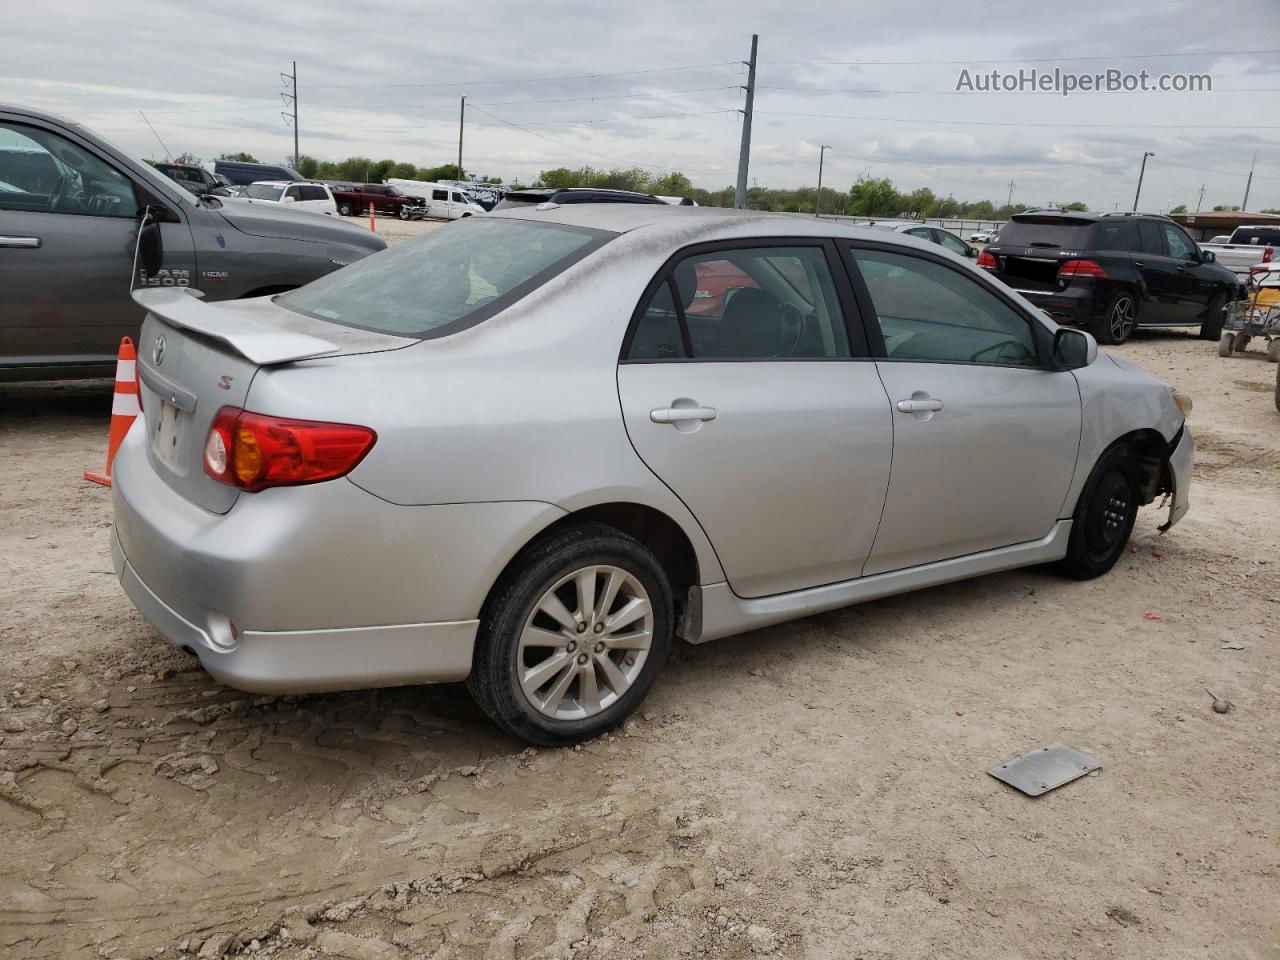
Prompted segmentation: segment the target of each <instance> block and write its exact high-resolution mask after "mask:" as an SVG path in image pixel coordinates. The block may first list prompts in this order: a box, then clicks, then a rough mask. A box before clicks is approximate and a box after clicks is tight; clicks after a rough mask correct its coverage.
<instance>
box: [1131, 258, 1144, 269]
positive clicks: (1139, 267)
mask: <svg viewBox="0 0 1280 960" xmlns="http://www.w3.org/2000/svg"><path fill="white" fill-rule="evenodd" d="M1133 265H1134V266H1135V267H1137V268H1138V269H1139V270H1141V269H1142V268H1143V267H1145V266H1146V264H1145V263H1139V262H1138V261H1137V260H1135V261H1133Z"/></svg>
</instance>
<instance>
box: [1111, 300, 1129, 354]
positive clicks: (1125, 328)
mask: <svg viewBox="0 0 1280 960" xmlns="http://www.w3.org/2000/svg"><path fill="white" fill-rule="evenodd" d="M1107 319H1108V323H1109V325H1110V327H1111V336H1112V339H1114V340H1115V342H1116V343H1119V342H1121V341H1122V340H1127V339H1128V337H1129V334H1130V333H1131V332H1132V331H1133V301H1132V300H1130V299H1129V298H1128V297H1121V298H1120V299H1119V300H1117V301H1116V302H1115V303H1114V304H1113V305H1112V307H1111V316H1110V317H1108V318H1107Z"/></svg>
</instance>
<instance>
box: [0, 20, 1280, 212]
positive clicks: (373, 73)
mask: <svg viewBox="0 0 1280 960" xmlns="http://www.w3.org/2000/svg"><path fill="white" fill-rule="evenodd" d="M413 6H414V5H413V4H411V3H405V2H404V0H396V2H390V0H362V2H359V3H352V2H341V3H339V2H335V0H307V2H289V0H273V2H269V3H263V2H259V0H252V2H245V0H219V2H217V3H214V4H198V3H197V4H192V3H189V2H188V3H183V4H172V3H165V2H157V0H64V2H62V3H60V4H59V5H58V7H57V16H56V17H55V16H47V17H46V16H31V15H27V14H26V13H24V11H27V10H29V4H27V3H22V4H21V5H20V4H19V0H0V18H2V22H3V23H4V27H3V36H0V46H2V47H3V48H4V49H3V53H4V55H3V56H0V100H9V101H14V102H17V103H20V104H24V105H29V106H35V107H40V108H44V109H49V110H52V111H54V112H57V113H61V114H63V115H65V116H68V117H71V118H73V119H76V120H78V121H80V122H82V123H84V124H85V125H86V126H89V127H91V128H93V129H95V130H97V131H99V132H100V133H102V134H104V135H105V136H107V137H108V138H109V139H111V140H114V141H115V142H117V143H119V144H120V145H121V146H123V147H124V148H126V149H127V150H128V151H129V152H131V153H133V154H135V155H139V156H146V157H155V156H162V155H163V151H162V150H161V148H160V146H159V144H157V142H156V139H155V137H154V136H153V135H152V133H151V131H150V130H148V129H147V127H146V124H145V123H144V121H143V119H142V117H141V116H140V115H139V110H142V111H145V113H146V116H147V118H148V119H149V120H150V121H151V123H152V124H154V126H155V128H156V131H157V132H158V134H159V136H160V137H161V138H162V139H163V141H164V143H165V144H166V145H167V147H168V149H169V150H170V151H172V152H173V153H175V154H176V153H179V152H182V151H190V152H192V153H195V154H196V155H198V156H201V157H203V158H205V159H210V158H212V157H214V156H216V155H217V154H218V153H221V152H224V151H235V150H247V151H249V152H251V153H253V154H254V155H256V156H257V157H258V158H259V159H260V160H264V161H283V160H284V159H285V158H286V157H287V156H288V155H289V154H291V153H292V151H293V141H292V130H291V127H289V126H287V125H286V123H285V121H284V120H282V119H281V116H280V113H281V109H282V105H281V103H280V99H279V92H280V90H281V89H282V84H281V82H280V76H279V74H280V72H281V71H285V72H288V70H289V68H290V61H292V60H294V59H296V60H297V61H298V74H299V94H300V100H301V109H300V117H301V148H302V152H303V153H305V154H310V155H312V156H316V157H319V158H321V159H334V160H337V159H342V158H344V157H347V156H351V155H355V154H360V155H366V156H371V157H373V158H375V159H378V158H382V157H392V158H394V159H397V160H407V161H409V162H412V163H415V164H417V165H420V166H425V165H430V164H437V163H443V162H446V161H449V160H453V159H456V156H457V135H458V99H459V97H460V96H461V95H463V94H465V95H466V96H467V97H468V102H469V104H473V105H474V107H473V108H469V110H468V118H467V126H466V140H465V145H464V157H463V162H464V165H465V167H466V168H467V169H468V170H469V171H471V172H475V173H480V174H483V175H498V176H503V177H506V178H507V179H508V180H510V179H513V178H519V179H521V180H524V181H525V182H528V181H530V180H531V179H532V178H533V177H535V176H536V174H537V173H538V171H539V170H542V169H545V168H549V167H555V166H581V165H583V164H591V165H593V166H603V167H610V166H624V165H625V166H630V165H633V164H634V165H642V166H647V167H650V168H653V169H655V170H671V169H675V170H680V171H683V172H684V173H686V174H687V175H688V176H689V177H690V178H691V179H692V180H693V182H694V183H695V184H696V185H698V186H704V187H708V188H716V187H721V186H726V185H729V184H732V183H733V180H734V175H735V169H736V165H737V157H738V144H739V137H740V131H741V118H740V115H739V114H738V113H737V112H736V111H737V110H738V108H739V107H741V105H742V99H743V98H742V92H741V90H740V89H739V88H740V86H741V85H742V84H744V83H745V82H746V76H745V68H744V67H742V66H741V64H740V63H739V61H742V60H745V59H746V58H747V55H748V52H749V47H750V40H751V34H752V33H753V32H755V33H758V34H759V35H760V52H759V59H760V66H759V71H758V77H757V84H758V92H757V95H756V111H757V112H756V119H755V128H754V136H753V149H752V164H751V178H752V180H753V181H754V182H757V183H759V184H760V185H761V186H765V185H768V186H801V185H806V184H808V185H812V184H813V183H814V182H816V179H817V153H818V146H819V144H823V143H825V144H829V145H830V146H831V150H830V151H828V153H827V158H826V172H825V176H824V182H825V183H827V184H829V185H831V186H834V187H838V188H840V189H842V190H843V189H848V187H849V185H850V184H851V183H852V182H853V181H854V180H855V179H856V178H857V177H858V176H859V175H860V174H866V175H869V176H876V177H889V178H891V179H892V180H893V181H894V182H895V183H896V184H897V185H898V186H899V187H900V188H904V189H912V188H915V187H918V186H929V187H931V188H932V189H934V190H935V192H938V193H939V194H943V195H945V194H948V193H950V194H953V195H954V196H956V197H957V198H959V199H990V200H993V201H995V202H997V203H1002V202H1004V200H1005V198H1006V197H1007V195H1008V192H1009V182H1010V181H1011V180H1012V181H1013V183H1014V184H1015V185H1014V188H1013V198H1014V200H1015V201H1020V202H1023V203H1028V204H1044V203H1050V202H1068V201H1073V200H1084V201H1086V202H1087V203H1089V204H1090V205H1091V206H1092V207H1093V208H1094V209H1099V210H1111V209H1113V207H1115V206H1116V205H1118V206H1119V207H1120V209H1126V208H1128V207H1129V206H1131V205H1132V202H1133V191H1134V187H1135V185H1136V181H1137V175H1138V166H1139V163H1140V160H1141V157H1142V154H1143V152H1144V151H1146V150H1151V151H1154V152H1155V154H1156V156H1155V157H1154V158H1152V159H1151V160H1150V161H1149V162H1148V167H1147V175H1146V180H1145V183H1144V186H1143V202H1142V206H1143V207H1144V208H1146V209H1152V210H1162V209H1166V208H1167V207H1168V206H1170V205H1173V204H1179V203H1185V204H1187V205H1188V207H1189V208H1190V209H1192V210H1194V209H1195V207H1196V203H1197V200H1198V197H1199V194H1200V187H1201V185H1202V184H1203V185H1204V187H1205V194H1204V209H1209V208H1211V207H1212V206H1213V205H1214V204H1219V203H1227V204H1238V203H1240V201H1241V199H1242V196H1243V194H1244V187H1245V175H1246V174H1247V171H1248V169H1249V164H1250V160H1251V158H1252V157H1253V154H1254V151H1255V150H1256V151H1257V156H1258V160H1257V172H1256V174H1255V177H1254V183H1253V189H1252V191H1251V193H1250V199H1249V207H1250V209H1261V208H1262V207H1280V2H1278V0H1220V2H1216V3H1209V2H1207V0H1130V2H1117V0H1071V2H1067V3H1061V4H1049V3H1040V2H1035V0H984V2H981V3H975V2H962V3H953V2H947V3H927V2H923V0H902V2H898V3H892V4H890V3H884V2H874V3H872V2H864V0H846V2H845V3H840V4H835V3H829V2H817V3H814V2H809V0H792V2H788V3H780V2H777V0H774V2H763V0H727V2H722V0H706V2H702V3H696V4H692V3H687V2H683V3H682V2H672V0H648V2H645V3H627V4H609V3H602V2H598V0H597V2H591V3H589V2H585V0H541V2H540V3H537V4H529V3H516V2H511V0H507V2H501V0H473V2H470V3H467V4H457V3H451V4H423V5H420V8H419V12H416V13H407V12H405V11H406V10H408V9H412V8H413ZM1250 51H1265V52H1254V53H1250ZM1151 54H1159V55H1160V56H1157V57H1152V56H1149V55H1151ZM1170 54H1175V55H1174V56H1170ZM1136 55H1142V57H1141V58H1135V56H1136ZM1086 57H1087V58H1096V59H1088V60H1080V59H1073V60H1071V61H1062V60H1059V59H1057V58H1086ZM1028 60H1036V61H1043V62H1025V61H1028ZM886 61H890V62H886ZM1019 61H1024V62H1019ZM1055 66H1058V67H1061V68H1062V69H1064V70H1071V71H1075V72H1080V73H1084V72H1089V73H1092V72H1095V71H1103V70H1106V69H1107V68H1109V67H1114V68H1118V69H1120V70H1124V71H1134V72H1136V71H1138V70H1142V69H1146V70H1148V71H1150V72H1151V73H1152V74H1153V75H1159V74H1162V73H1177V72H1194V73H1208V74H1211V75H1212V78H1213V92H1211V93H1115V94H1109V93H1088V94H1077V95H1075V96H1072V97H1069V98H1063V97H1061V96H1058V95H1056V94H1044V93H1010V94H986V93H969V94H958V93H955V92H954V91H955V88H956V82H957V78H958V77H959V75H960V71H961V70H962V69H965V68H968V69H969V70H970V71H971V72H972V73H977V72H979V71H985V72H989V71H991V70H992V69H1000V70H1004V71H1017V70H1019V69H1030V68H1033V67H1035V68H1039V69H1042V70H1050V71H1051V70H1052V69H1053V68H1054V67H1055ZM642 71H646V72H642ZM783 88H785V89H783ZM592 98H594V99H592ZM586 121H597V122H586ZM517 125H518V126H517Z"/></svg>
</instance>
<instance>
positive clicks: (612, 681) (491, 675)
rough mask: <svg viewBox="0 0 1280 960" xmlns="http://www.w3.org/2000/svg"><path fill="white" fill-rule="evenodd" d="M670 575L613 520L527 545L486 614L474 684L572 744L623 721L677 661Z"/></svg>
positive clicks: (511, 715) (486, 698)
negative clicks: (671, 655)
mask: <svg viewBox="0 0 1280 960" xmlns="http://www.w3.org/2000/svg"><path fill="white" fill-rule="evenodd" d="M672 610H673V604H672V599H671V585H670V583H669V582H668V580H667V577H666V574H665V573H664V572H663V570H662V568H661V567H660V566H659V565H658V561H657V560H656V559H655V558H654V556H653V554H652V553H650V552H649V550H648V549H647V548H646V547H645V546H644V544H642V543H640V542H639V541H638V540H636V539H634V538H633V537H629V536H627V535H626V534H624V533H621V532H620V531H618V530H615V529H613V528H612V527H605V526H596V525H590V526H582V527H573V528H570V529H566V530H563V531H561V532H559V533H556V534H553V535H551V536H549V537H547V538H546V539H545V540H542V541H540V542H538V543H536V544H534V545H533V546H531V547H529V548H527V549H526V550H525V551H524V552H523V553H522V554H521V555H520V556H519V557H517V559H516V560H515V562H514V563H513V564H512V565H511V567H510V569H509V570H508V571H507V573H506V574H504V575H503V577H502V579H501V580H500V581H499V582H498V584H497V585H496V586H495V587H494V589H493V592H492V593H491V594H490V595H489V599H488V600H487V601H486V602H485V605H484V609H483V611H481V614H480V629H479V632H478V634H477V636H476V649H475V657H474V660H473V662H472V666H471V676H470V677H469V678H468V679H467V687H468V688H469V689H470V691H471V695H472V696H473V697H474V698H475V700H476V703H478V704H479V705H480V707H481V709H483V710H484V712H485V713H487V714H488V715H489V716H490V717H491V718H492V719H493V721H494V722H495V723H497V724H498V726H500V727H502V728H503V729H504V730H506V731H507V732H508V733H511V734H514V735H515V736H517V737H521V738H523V739H525V740H528V741H530V742H531V743H536V744H539V745H541V746H547V747H556V746H568V745H570V744H574V743H578V742H579V741H582V740H587V739H590V738H591V737H594V736H598V735H599V734H601V733H603V732H604V731H606V730H608V729H610V728H611V727H614V726H616V725H617V724H619V723H621V722H622V721H623V720H624V719H625V718H626V717H627V715H628V714H630V713H631V711H633V710H634V709H635V708H636V707H637V706H638V705H639V704H640V703H641V701H643V700H644V697H645V695H646V694H647V693H648V692H649V688H650V687H651V686H652V685H653V681H654V679H655V678H656V677H657V675H658V673H659V671H661V669H662V666H663V664H664V663H665V662H666V659H667V654H668V652H669V651H670V649H671V638H672V630H673V614H672Z"/></svg>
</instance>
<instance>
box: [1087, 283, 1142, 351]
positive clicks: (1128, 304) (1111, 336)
mask: <svg viewBox="0 0 1280 960" xmlns="http://www.w3.org/2000/svg"><path fill="white" fill-rule="evenodd" d="M1137 325H1138V301H1137V300H1136V299H1135V298H1134V296H1133V294H1132V293H1130V292H1128V291H1127V290H1122V291H1121V292H1120V293H1117V294H1116V295H1115V296H1114V297H1112V298H1111V302H1110V303H1109V304H1107V311H1106V313H1104V314H1103V315H1102V319H1100V320H1098V321H1096V322H1095V323H1094V324H1093V333H1094V337H1095V338H1096V339H1097V341H1098V342H1099V343H1105V344H1119V343H1124V342H1125V341H1126V340H1128V339H1129V337H1130V336H1131V335H1132V333H1133V331H1134V328H1135V327H1136V326H1137Z"/></svg>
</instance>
